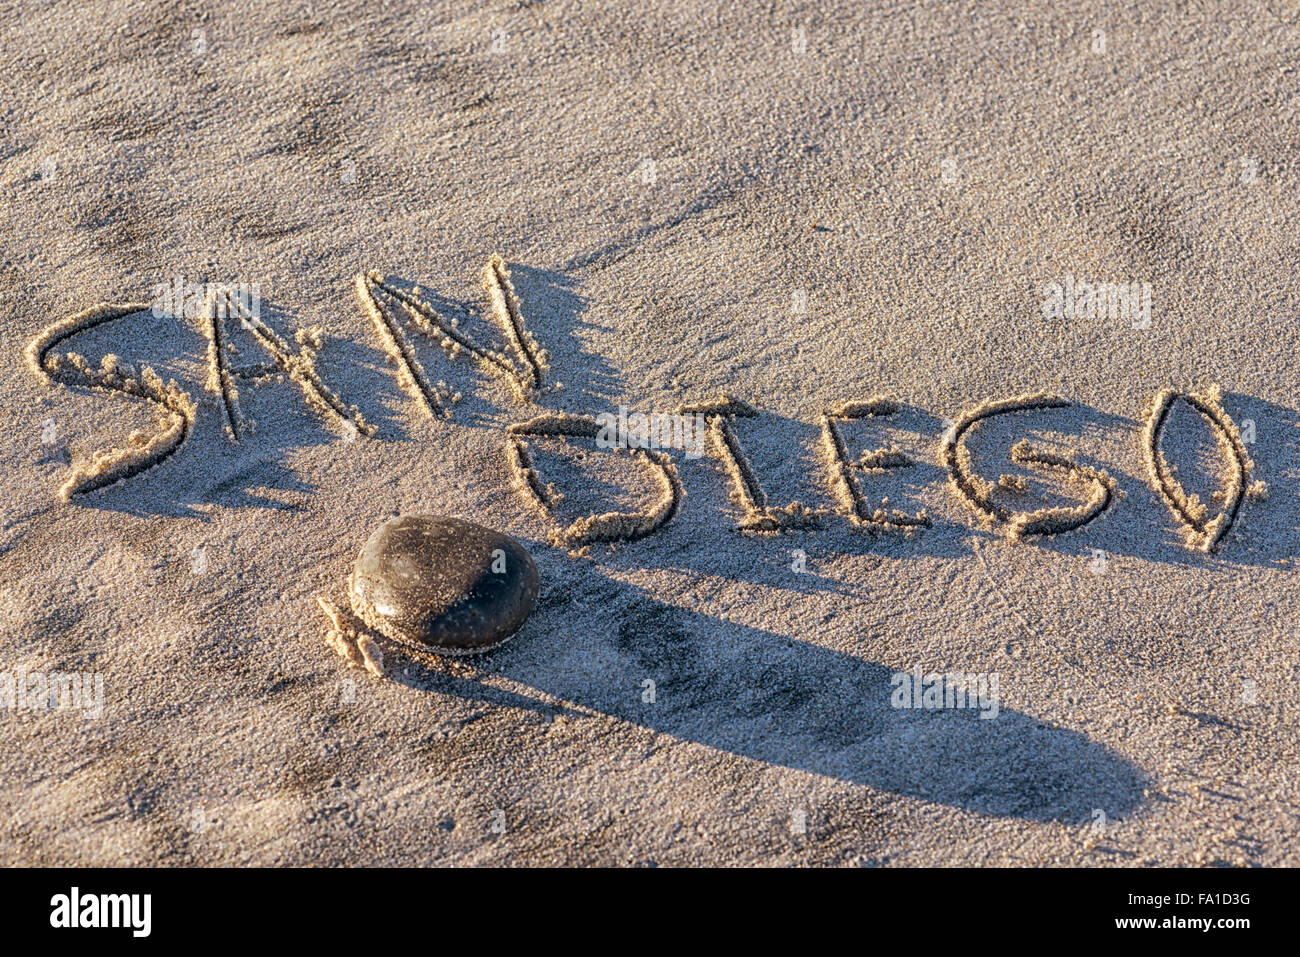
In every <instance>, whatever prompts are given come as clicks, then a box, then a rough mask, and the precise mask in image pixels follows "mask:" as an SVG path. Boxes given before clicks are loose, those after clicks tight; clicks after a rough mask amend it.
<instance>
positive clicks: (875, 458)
mask: <svg viewBox="0 0 1300 957" xmlns="http://www.w3.org/2000/svg"><path fill="white" fill-rule="evenodd" d="M900 409H901V406H900V405H899V403H898V402H896V401H894V400H893V399H890V398H887V397H885V396H874V397H872V398H870V399H867V400H864V401H858V402H844V403H841V404H840V405H838V406H834V407H832V408H830V409H827V410H826V411H824V412H823V413H822V415H821V426H822V458H823V460H824V461H825V462H826V465H827V467H828V468H829V470H830V485H831V493H832V494H833V495H834V496H835V499H836V500H837V501H838V502H839V503H840V508H841V511H842V512H843V513H844V515H845V517H846V518H848V520H849V522H850V523H852V524H853V525H854V526H855V527H858V528H863V529H866V530H868V531H872V532H887V533H891V534H901V535H905V536H906V535H912V534H914V533H915V532H916V531H917V530H918V529H921V528H929V527H930V526H931V525H932V524H933V522H931V521H930V516H929V515H928V514H926V512H925V511H921V512H918V513H917V514H915V515H908V514H907V513H905V512H901V511H899V510H897V509H888V510H887V508H886V506H888V504H889V500H888V499H885V500H884V501H882V502H881V505H880V507H879V508H876V509H872V508H871V506H869V505H868V504H867V500H866V498H865V497H864V496H863V494H862V490H861V489H860V488H859V487H858V483H857V482H856V481H855V480H854V478H853V471H852V468H853V466H852V463H851V462H850V461H849V453H848V447H847V446H846V445H845V443H844V436H843V435H842V434H841V433H840V430H839V426H838V425H837V423H838V422H849V421H853V420H855V419H863V418H875V417H879V416H886V415H893V414H895V413H897V412H898V411H900ZM915 464H916V463H915V462H914V461H913V460H912V458H911V457H910V456H908V455H906V454H904V453H903V452H902V451H900V450H899V449H897V448H893V447H890V448H888V449H874V450H871V451H868V452H864V453H863V454H862V458H861V460H860V462H859V464H858V467H859V468H861V469H862V470H863V471H870V472H876V471H884V470H887V469H894V468H907V467H910V466H912V465H915Z"/></svg>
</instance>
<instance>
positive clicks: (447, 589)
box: [348, 515, 537, 654]
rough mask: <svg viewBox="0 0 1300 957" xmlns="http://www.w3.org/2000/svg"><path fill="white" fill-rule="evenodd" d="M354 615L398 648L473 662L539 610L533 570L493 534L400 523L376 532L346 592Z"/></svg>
mask: <svg viewBox="0 0 1300 957" xmlns="http://www.w3.org/2000/svg"><path fill="white" fill-rule="evenodd" d="M348 597H349V599H350V600H351V603H352V610H353V611H354V612H356V614H357V616H358V617H359V618H360V619H361V620H362V621H364V622H365V623H366V624H367V625H369V626H370V627H371V628H374V629H375V630H376V631H378V632H380V633H381V634H384V635H387V636H388V637H389V638H392V639H393V640H395V641H398V642H405V643H414V644H418V645H420V646H422V647H424V648H427V649H428V650H430V651H436V652H439V653H442V654H472V653H475V652H479V651H486V650H487V649H489V648H494V647H496V646H497V645H499V644H501V643H502V642H504V641H505V640H506V639H507V638H509V637H510V636H511V635H513V634H514V633H515V632H516V631H518V630H519V626H520V625H522V624H523V623H524V621H525V619H527V618H528V616H529V614H530V613H531V612H532V610H533V606H534V605H535V604H536V603H537V566H536V565H534V564H533V560H532V558H531V557H530V556H529V554H528V552H527V551H525V550H524V547H523V546H522V545H520V544H519V542H517V541H515V539H513V538H511V537H510V536H509V535H506V534H505V533H504V532H498V531H496V530H495V529H491V528H485V527H484V526H482V525H476V524H475V523H474V522H467V521H464V520H462V519H458V518H444V517H441V516H436V515H399V516H397V517H395V518H390V519H388V520H387V521H386V522H384V523H383V524H381V525H380V526H379V527H378V528H376V529H375V530H374V531H373V532H372V533H371V535H370V537H369V538H368V539H367V540H366V544H365V545H364V546H363V547H362V549H361V554H360V555H358V556H357V562H356V566H355V568H354V569H353V572H352V579H351V581H350V582H349V585H348Z"/></svg>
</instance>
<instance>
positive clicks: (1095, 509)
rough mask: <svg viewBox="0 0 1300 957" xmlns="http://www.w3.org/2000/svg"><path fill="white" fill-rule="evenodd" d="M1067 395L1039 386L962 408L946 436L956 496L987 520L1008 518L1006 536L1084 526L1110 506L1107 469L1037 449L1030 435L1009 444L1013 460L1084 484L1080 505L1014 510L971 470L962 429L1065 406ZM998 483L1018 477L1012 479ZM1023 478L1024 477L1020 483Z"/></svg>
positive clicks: (1112, 485)
mask: <svg viewBox="0 0 1300 957" xmlns="http://www.w3.org/2000/svg"><path fill="white" fill-rule="evenodd" d="M1069 405H1070V403H1069V401H1068V400H1066V399H1063V398H1061V397H1060V396H1057V395H1051V394H1049V393H1046V392H1039V393H1035V394H1033V395H1023V396H1017V397H1015V398H1010V399H999V400H995V401H991V402H985V403H983V404H982V405H979V406H976V407H975V408H973V409H968V410H967V411H965V412H963V413H962V414H961V416H960V417H959V418H958V419H957V422H956V424H955V425H954V426H953V427H952V429H950V430H949V432H948V433H947V434H946V435H945V436H944V440H943V446H942V450H941V457H942V460H943V464H944V466H945V467H946V468H947V469H948V478H949V482H950V483H951V485H952V487H953V490H954V491H955V492H956V493H957V496H958V497H959V498H960V499H961V500H962V501H963V502H965V503H966V505H967V506H968V507H969V508H970V509H971V510H972V511H974V512H976V513H977V514H979V515H981V516H983V517H984V518H985V519H986V520H996V521H999V522H1005V523H1006V524H1007V536H1008V537H1009V538H1012V539H1019V538H1023V537H1024V536H1025V535H1055V534H1058V533H1060V532H1068V531H1071V530H1073V529H1076V528H1082V527H1083V526H1084V525H1086V524H1088V523H1089V522H1091V521H1092V520H1093V519H1094V518H1096V517H1097V516H1098V515H1100V514H1101V513H1102V512H1104V511H1105V510H1106V509H1107V508H1109V507H1110V504H1111V503H1112V502H1113V501H1114V499H1115V497H1116V485H1115V480H1114V479H1112V478H1111V477H1110V476H1109V475H1108V474H1107V473H1106V472H1104V471H1101V470H1098V469H1093V468H1089V467H1087V466H1083V465H1079V464H1077V463H1076V462H1074V460H1073V459H1070V458H1067V457H1066V456H1063V455H1056V454H1054V453H1051V452H1046V451H1043V450H1041V449H1035V448H1034V447H1033V446H1031V445H1030V444H1029V442H1028V440H1021V441H1020V442H1017V443H1016V444H1015V445H1014V446H1013V447H1012V449H1011V460H1012V461H1013V462H1015V463H1016V464H1017V465H1025V466H1038V467H1040V468H1044V469H1050V470H1052V471H1056V472H1060V473H1061V474H1062V475H1063V476H1064V478H1065V479H1066V480H1067V481H1068V482H1070V483H1071V484H1072V485H1080V486H1083V487H1084V488H1085V489H1087V491H1088V497H1087V499H1086V500H1085V501H1084V502H1082V503H1081V504H1079V505H1076V506H1069V507H1062V508H1042V509H1038V510H1036V511H1033V512H1013V511H1011V510H1010V509H1007V508H1004V507H1003V506H1001V505H999V504H998V503H997V502H995V501H994V500H993V491H994V489H993V486H992V485H990V484H989V483H988V482H986V481H984V479H982V478H980V477H979V476H978V475H976V474H975V471H974V468H973V467H972V463H971V454H970V449H969V448H967V446H966V442H965V439H966V435H967V433H968V432H970V430H971V429H973V428H974V427H975V426H976V425H978V424H979V423H980V422H981V421H983V420H984V419H988V418H991V417H993V416H995V415H1005V414H1007V413H1009V412H1027V411H1033V410H1036V409H1063V408H1067V407H1068V406H1069ZM999 484H1003V485H1006V484H1010V485H1012V486H1013V487H1014V486H1015V485H1017V484H1018V483H1015V482H1014V480H1013V481H1012V482H1010V483H1004V482H1002V480H1001V479H1000V480H999ZM1021 484H1022V483H1021Z"/></svg>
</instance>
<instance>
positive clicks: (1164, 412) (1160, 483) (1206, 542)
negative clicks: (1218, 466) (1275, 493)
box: [1142, 385, 1268, 552]
mask: <svg viewBox="0 0 1300 957" xmlns="http://www.w3.org/2000/svg"><path fill="white" fill-rule="evenodd" d="M1179 399H1182V400H1183V401H1184V402H1186V403H1187V404H1188V405H1190V406H1191V407H1192V408H1193V409H1195V410H1196V411H1197V412H1199V413H1200V415H1201V417H1202V418H1204V419H1205V420H1206V421H1207V422H1209V423H1210V425H1211V427H1212V428H1213V429H1214V431H1215V436H1216V438H1217V440H1218V445H1219V448H1220V449H1222V450H1223V451H1224V452H1226V453H1227V455H1228V458H1229V460H1230V461H1231V465H1230V466H1229V467H1228V474H1227V475H1225V476H1224V487H1223V490H1222V491H1221V492H1220V493H1219V494H1220V495H1221V497H1222V499H1223V510H1222V511H1221V512H1219V514H1218V515H1217V516H1215V517H1214V518H1213V519H1208V518H1207V515H1208V511H1209V510H1208V509H1207V508H1206V506H1205V504H1204V503H1203V502H1201V501H1200V499H1199V498H1198V497H1197V496H1196V495H1194V494H1193V495H1189V494H1187V490H1186V489H1184V488H1183V486H1182V483H1180V482H1179V481H1178V479H1177V478H1175V477H1174V474H1173V469H1172V468H1171V467H1170V465H1169V462H1168V460H1167V459H1166V458H1165V455H1164V453H1163V452H1162V451H1161V450H1160V437H1161V434H1162V432H1163V431H1164V426H1165V423H1166V421H1167V420H1168V418H1169V413H1170V412H1171V411H1173V407H1174V403H1175V402H1176V401H1178V400H1179ZM1142 451H1143V454H1144V457H1145V458H1146V463H1147V471H1148V474H1149V477H1150V479H1151V485H1152V487H1153V488H1154V489H1155V490H1156V492H1158V493H1159V495H1160V497H1161V498H1162V499H1164V501H1165V504H1166V505H1168V506H1169V510H1170V511H1171V512H1173V513H1174V517H1175V518H1177V519H1178V520H1179V521H1180V522H1182V523H1183V524H1184V525H1186V526H1187V532H1186V535H1185V537H1184V542H1185V543H1186V545H1187V547H1188V548H1190V549H1192V550H1195V551H1202V552H1211V551H1214V550H1215V549H1217V548H1218V547H1219V545H1220V543H1221V542H1222V541H1223V538H1224V536H1225V535H1227V534H1228V531H1229V530H1230V529H1231V528H1232V526H1233V524H1234V523H1235V522H1236V520H1237V515H1238V513H1239V512H1240V511H1241V505H1242V502H1243V500H1244V499H1246V498H1252V499H1260V498H1263V497H1264V496H1265V495H1266V494H1267V493H1268V486H1267V485H1265V484H1264V483H1263V482H1260V481H1251V475H1252V474H1253V473H1254V470H1255V463H1254V462H1252V461H1251V458H1250V454H1249V453H1248V452H1247V451H1246V446H1245V445H1244V444H1243V443H1242V441H1241V432H1240V431H1238V429H1237V425H1236V423H1234V422H1233V421H1232V419H1231V417H1230V416H1229V415H1228V413H1227V412H1225V411H1224V410H1223V393H1222V391H1221V390H1220V389H1219V387H1218V386H1217V385H1216V386H1211V387H1210V388H1209V390H1208V391H1207V392H1205V393H1203V394H1199V395H1198V394H1193V393H1190V392H1178V391H1176V390H1174V389H1164V390H1162V391H1161V392H1159V393H1157V394H1156V397H1155V400H1154V401H1153V402H1152V404H1151V411H1150V413H1149V414H1148V415H1147V421H1146V426H1145V427H1144V428H1143V430H1142Z"/></svg>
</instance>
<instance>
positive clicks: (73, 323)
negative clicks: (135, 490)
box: [27, 302, 197, 501]
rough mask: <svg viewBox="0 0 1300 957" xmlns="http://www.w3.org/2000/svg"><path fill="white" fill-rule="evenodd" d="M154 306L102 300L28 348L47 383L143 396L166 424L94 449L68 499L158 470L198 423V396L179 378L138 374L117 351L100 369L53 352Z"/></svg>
mask: <svg viewBox="0 0 1300 957" xmlns="http://www.w3.org/2000/svg"><path fill="white" fill-rule="evenodd" d="M150 308H151V307H150V304H149V303H138V302H134V303H120V304H110V303H101V304H100V305H97V306H92V307H91V308H89V309H87V310H85V311H84V312H79V313H77V314H76V315H74V316H71V317H69V318H67V319H64V320H62V321H60V322H56V323H54V324H53V325H51V326H48V327H47V328H46V329H45V330H43V331H42V332H41V333H40V335H38V336H37V337H36V338H35V339H33V340H32V342H31V343H30V344H29V345H28V347H27V364H28V365H29V366H30V367H31V370H32V372H33V373H35V375H36V377H37V378H39V379H40V380H41V381H42V382H45V383H47V384H48V383H51V382H53V381H56V380H57V381H58V382H61V383H63V384H64V385H68V386H82V387H90V388H95V389H102V390H104V391H106V392H121V393H124V394H126V395H132V396H138V397H140V398H143V399H146V400H148V401H149V402H151V403H152V404H153V405H154V406H156V407H157V409H158V412H159V415H158V419H159V424H160V425H161V426H162V427H161V429H160V430H159V431H158V432H157V433H156V434H155V435H154V436H153V437H152V438H149V437H146V436H145V435H144V434H143V433H141V432H132V433H131V435H130V437H129V438H128V439H127V442H128V444H129V447H127V448H119V449H105V450H102V451H99V452H96V453H94V454H93V455H92V456H91V458H90V460H89V461H84V460H83V461H80V462H78V463H75V464H74V465H73V466H72V471H71V474H70V475H69V476H68V478H67V480H66V481H65V482H64V483H63V486H62V487H61V488H60V489H59V496H60V497H61V498H62V499H63V500H64V501H67V500H68V499H69V498H70V497H71V496H73V495H76V494H81V493H85V492H93V491H94V490H96V489H100V488H105V487H107V486H109V485H113V484H115V483H117V482H120V481H123V480H124V479H128V478H131V477H132V476H134V475H138V474H140V473H141V472H144V471H145V470H147V469H150V468H153V467H154V466H155V465H157V464H158V463H160V462H162V461H163V460H164V459H166V458H167V457H168V456H170V455H171V454H172V453H174V452H176V451H177V450H179V449H180V447H181V446H182V445H184V443H185V439H186V438H187V437H188V436H189V434H190V431H191V430H192V429H193V427H194V418H195V415H196V414H197V406H196V405H195V403H194V399H193V398H192V397H191V396H190V394H189V393H188V392H185V391H184V390H182V389H181V388H180V387H179V386H177V385H176V381H175V380H174V379H173V380H169V381H168V382H167V384H166V385H163V382H162V379H161V378H159V376H158V374H157V373H156V372H154V370H153V369H152V368H150V367H149V366H144V367H142V368H141V369H140V370H139V371H138V372H137V371H136V370H135V369H134V368H133V367H132V366H130V365H128V364H126V363H124V362H122V361H121V360H120V359H119V358H118V357H117V356H116V355H113V354H109V355H106V356H104V357H103V359H101V360H100V364H99V367H98V368H96V367H94V366H92V365H91V364H90V363H89V362H88V361H87V360H86V358H85V357H84V356H82V355H81V354H79V353H76V352H66V353H64V354H62V355H59V354H52V353H53V350H54V349H55V348H56V347H57V346H60V345H62V344H63V343H65V342H67V340H69V339H71V338H72V337H73V336H75V335H76V334H77V333H80V332H85V331H86V330H89V329H94V328H95V327H97V326H102V325H105V324H107V323H110V322H112V321H113V320H115V319H120V318H122V317H123V316H129V315H132V314H133V313H138V312H146V311H148V310H149V309H150Z"/></svg>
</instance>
